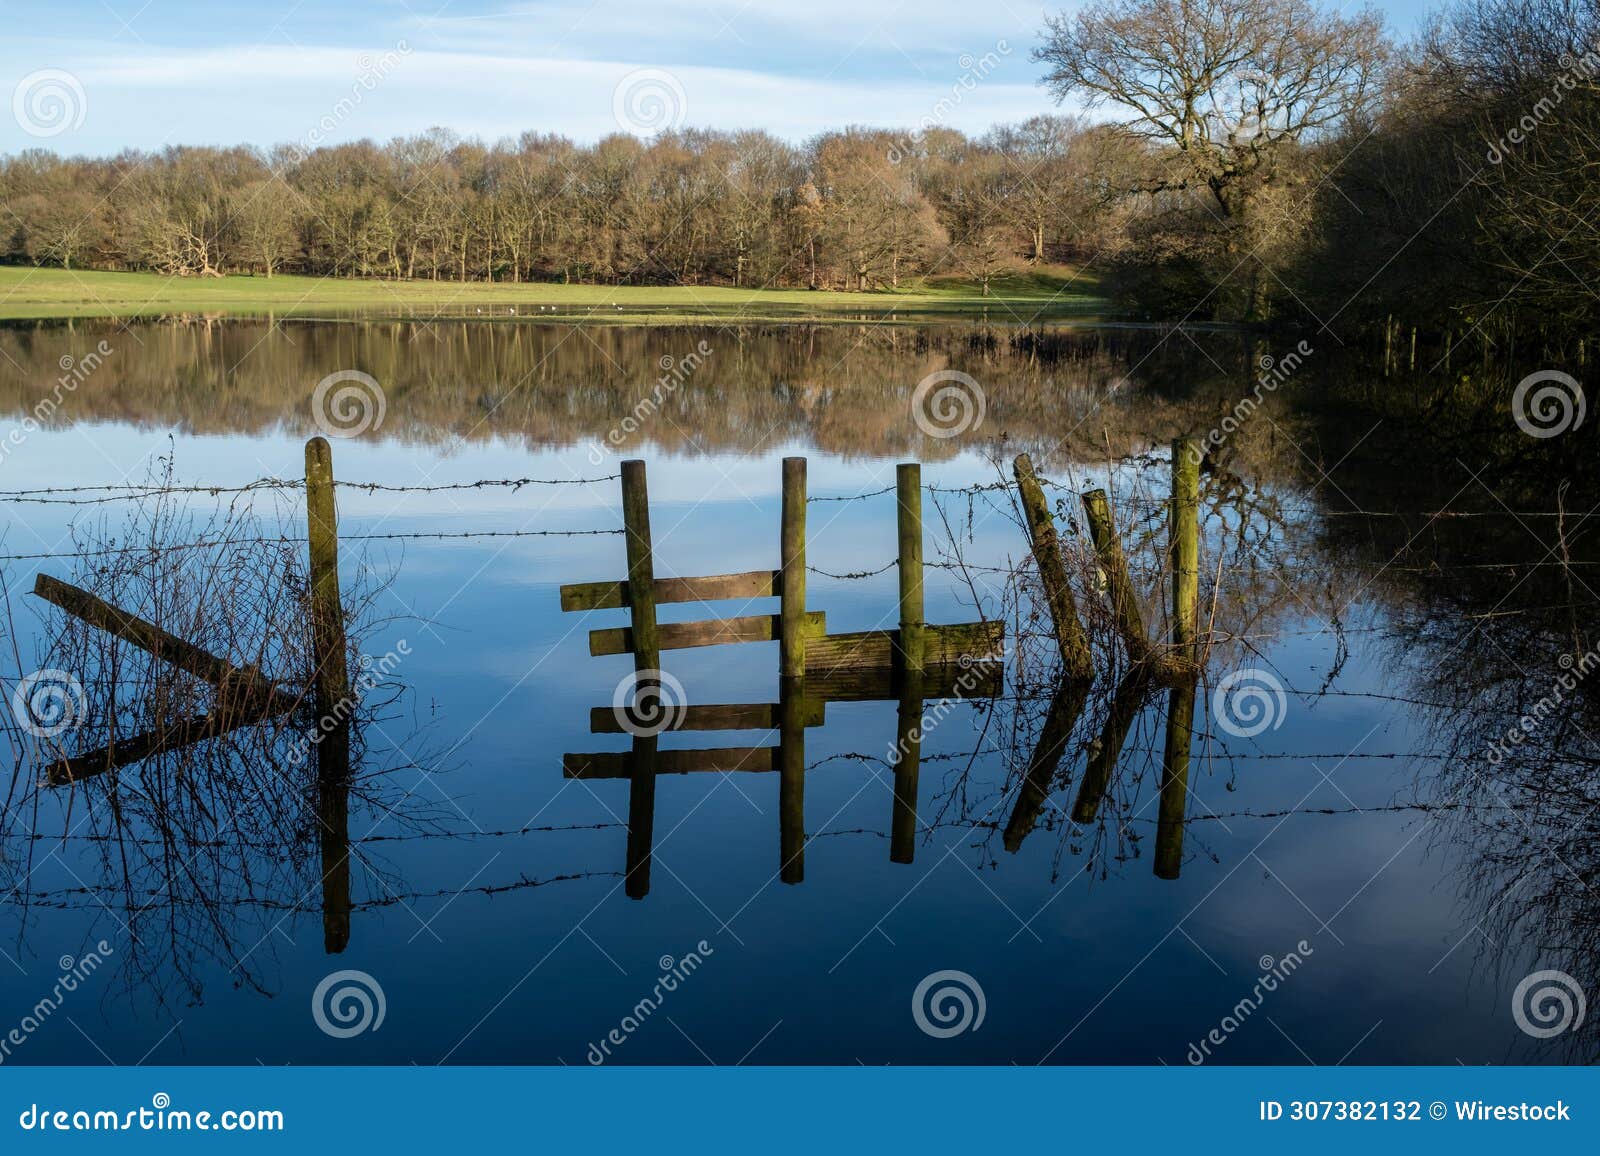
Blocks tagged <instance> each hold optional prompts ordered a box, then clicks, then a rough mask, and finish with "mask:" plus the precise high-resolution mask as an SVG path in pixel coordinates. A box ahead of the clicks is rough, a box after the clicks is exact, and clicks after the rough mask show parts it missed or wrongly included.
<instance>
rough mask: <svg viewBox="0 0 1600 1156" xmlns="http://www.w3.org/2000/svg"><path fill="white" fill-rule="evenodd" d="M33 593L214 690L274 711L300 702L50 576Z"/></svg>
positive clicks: (36, 581) (44, 576)
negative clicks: (261, 699) (264, 703)
mask: <svg viewBox="0 0 1600 1156" xmlns="http://www.w3.org/2000/svg"><path fill="white" fill-rule="evenodd" d="M33 592H34V594H35V595H36V596H37V597H39V598H43V599H44V600H45V601H46V602H49V603H51V604H52V605H54V606H59V607H60V608H61V609H62V610H65V611H66V612H67V613H68V614H70V615H72V616H73V617H74V618H80V619H82V620H83V621H84V622H87V623H88V624H89V625H90V626H93V627H95V628H96V629H98V630H104V631H105V632H106V633H107V634H113V635H115V636H116V637H118V638H120V639H122V640H123V641H124V642H128V643H131V644H132V645H134V646H137V647H139V649H141V650H145V651H149V652H150V653H151V654H153V655H155V656H156V657H157V658H159V659H161V660H162V661H163V662H170V663H171V664H172V665H173V666H176V667H177V668H178V669H179V670H182V671H184V672H186V673H188V674H192V675H194V676H195V677H196V678H198V679H200V680H201V681H202V682H209V683H210V684H211V685H212V686H215V687H216V688H217V689H218V690H219V691H234V692H236V693H242V694H245V695H252V696H253V695H261V696H265V698H266V699H267V700H268V703H269V705H270V706H271V708H272V709H273V710H278V711H287V710H293V709H295V708H296V707H297V706H299V704H300V700H299V699H298V698H296V697H295V696H294V695H291V694H286V693H284V692H283V691H281V690H279V689H278V688H277V687H275V686H273V685H272V684H271V683H270V682H268V681H267V679H266V678H264V677H263V676H262V675H260V674H259V673H255V672H252V671H247V670H242V669H240V668H239V667H237V666H235V665H233V663H231V662H229V661H228V660H227V659H225V658H218V657H217V656H216V655H214V654H212V653H210V652H209V651H206V650H202V649H201V648H200V647H198V646H195V645H194V644H193V643H190V642H185V641H184V640H183V639H181V638H179V637H178V636H177V635H176V634H172V633H170V632H169V631H166V630H163V629H161V627H159V626H156V625H155V624H153V623H150V622H146V621H145V620H144V619H142V618H139V617H137V616H135V615H132V614H129V613H128V612H127V611H125V610H122V609H120V608H118V607H116V606H113V605H111V603H109V602H107V601H105V600H104V599H102V598H99V597H97V596H96V595H94V594H91V593H89V592H88V591H87V590H80V589H79V588H78V587H76V586H73V585H72V584H70V583H67V582H63V581H61V580H60V579H59V578H52V577H50V575H48V574H40V575H38V577H36V578H35V579H34V583H33Z"/></svg>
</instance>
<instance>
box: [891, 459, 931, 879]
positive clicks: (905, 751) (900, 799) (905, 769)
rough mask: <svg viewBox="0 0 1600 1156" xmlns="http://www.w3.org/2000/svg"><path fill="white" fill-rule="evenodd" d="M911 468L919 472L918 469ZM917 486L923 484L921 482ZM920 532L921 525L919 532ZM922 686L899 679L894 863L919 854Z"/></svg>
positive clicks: (906, 676)
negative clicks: (918, 824) (918, 806)
mask: <svg viewBox="0 0 1600 1156" xmlns="http://www.w3.org/2000/svg"><path fill="white" fill-rule="evenodd" d="M900 468H901V469H905V468H906V467H904V466H901V467H900ZM911 468H912V469H916V467H915V466H913V467H911ZM918 484H919V485H920V484H921V483H920V481H919V482H918ZM920 529H921V526H920V524H919V526H918V530H919V532H920ZM921 601H922V596H921V593H920V592H919V593H918V595H917V602H918V603H919V604H920V603H921ZM901 629H904V627H903V626H902V627H901ZM922 686H923V679H922V671H920V670H907V671H905V672H904V673H903V674H902V675H901V676H900V705H899V708H898V711H897V712H896V727H895V730H896V734H895V747H894V749H895V760H894V810H893V812H892V814H891V815H890V820H889V862H891V863H910V862H913V861H914V860H915V858H916V854H917V780H918V778H919V777H920V776H921V771H922V717H923V716H922V705H923V699H922Z"/></svg>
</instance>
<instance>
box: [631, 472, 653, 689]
mask: <svg viewBox="0 0 1600 1156" xmlns="http://www.w3.org/2000/svg"><path fill="white" fill-rule="evenodd" d="M622 528H623V533H624V535H625V537H626V540H627V550H628V614H629V617H630V618H631V619H632V622H631V626H632V630H633V669H634V670H636V671H647V670H648V671H659V670H660V669H661V636H660V633H659V632H658V631H657V629H656V573H655V555H654V552H653V550H652V548H651V545H650V490H649V486H648V485H647V484H646V482H645V475H644V463H643V462H642V461H639V460H638V459H637V458H633V459H630V460H628V461H625V462H623V463H622Z"/></svg>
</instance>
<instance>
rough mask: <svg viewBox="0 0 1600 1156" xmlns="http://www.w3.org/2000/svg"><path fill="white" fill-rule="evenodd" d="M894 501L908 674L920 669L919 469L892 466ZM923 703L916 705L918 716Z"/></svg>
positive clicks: (903, 658) (902, 649)
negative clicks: (897, 517) (896, 510)
mask: <svg viewBox="0 0 1600 1156" xmlns="http://www.w3.org/2000/svg"><path fill="white" fill-rule="evenodd" d="M894 481H895V499H896V504H897V505H898V507H899V519H898V521H899V532H900V555H899V558H900V567H899V568H900V664H901V670H903V671H904V672H905V673H907V674H910V673H913V672H920V671H921V670H922V667H923V649H924V647H923V622H924V616H923V609H922V467H921V466H919V465H917V464H916V463H914V462H908V463H904V464H902V465H899V466H896V467H895V472H894ZM921 709H922V704H921V703H920V702H919V703H918V704H917V710H918V713H920V712H921Z"/></svg>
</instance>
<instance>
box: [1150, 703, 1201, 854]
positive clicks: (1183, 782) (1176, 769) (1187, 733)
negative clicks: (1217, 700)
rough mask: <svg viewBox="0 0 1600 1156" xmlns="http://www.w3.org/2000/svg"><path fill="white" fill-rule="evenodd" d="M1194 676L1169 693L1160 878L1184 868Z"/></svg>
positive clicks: (1158, 827)
mask: <svg viewBox="0 0 1600 1156" xmlns="http://www.w3.org/2000/svg"><path fill="white" fill-rule="evenodd" d="M1194 694H1195V684H1194V681H1193V680H1190V681H1188V682H1185V683H1182V684H1181V685H1178V686H1175V687H1173V688H1172V690H1171V692H1170V693H1169V694H1168V696H1167V741H1166V748H1165V750H1164V751H1163V752H1162V758H1161V802H1160V808H1159V810H1158V811H1157V813H1156V861H1155V872H1156V877H1157V878H1158V879H1176V878H1177V877H1178V873H1179V871H1181V870H1182V869H1183V820H1184V815H1185V813H1186V811H1187V810H1188V806H1189V746H1190V744H1191V742H1192V741H1193V739H1194Z"/></svg>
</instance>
